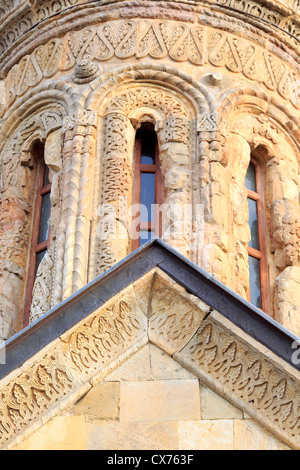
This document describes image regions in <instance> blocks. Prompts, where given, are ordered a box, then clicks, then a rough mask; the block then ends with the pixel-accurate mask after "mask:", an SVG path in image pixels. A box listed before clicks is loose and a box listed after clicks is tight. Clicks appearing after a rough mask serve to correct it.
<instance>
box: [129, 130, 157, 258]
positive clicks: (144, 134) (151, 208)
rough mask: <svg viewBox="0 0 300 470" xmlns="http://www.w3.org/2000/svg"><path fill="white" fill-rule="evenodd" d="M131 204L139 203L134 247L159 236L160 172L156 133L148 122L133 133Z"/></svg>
mask: <svg viewBox="0 0 300 470" xmlns="http://www.w3.org/2000/svg"><path fill="white" fill-rule="evenodd" d="M134 166H135V169H134V183H133V203H134V204H135V205H136V204H137V205H138V206H139V210H138V212H137V213H136V218H137V220H136V223H135V226H136V227H137V233H136V234H135V236H134V239H133V240H132V249H133V250H135V249H137V248H139V247H140V246H141V245H143V244H144V243H146V242H147V241H149V240H151V238H153V237H154V236H161V232H162V221H161V214H160V212H159V207H160V206H161V204H162V190H163V184H162V175H161V170H160V161H159V152H158V141H157V135H156V132H155V131H154V127H153V125H151V124H147V125H144V126H143V127H142V128H141V129H139V130H138V131H137V133H136V140H135V152H134Z"/></svg>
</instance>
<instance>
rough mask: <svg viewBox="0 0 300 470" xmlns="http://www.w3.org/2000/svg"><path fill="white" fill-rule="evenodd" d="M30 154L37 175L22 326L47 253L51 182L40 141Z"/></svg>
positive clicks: (27, 316)
mask: <svg viewBox="0 0 300 470" xmlns="http://www.w3.org/2000/svg"><path fill="white" fill-rule="evenodd" d="M32 154H33V157H34V161H35V165H36V166H37V177H36V192H35V201H34V209H33V223H32V236H31V245H30V254H29V256H30V258H29V269H28V276H27V284H26V293H25V307H24V319H23V326H27V325H28V323H29V316H30V307H31V302H32V293H33V287H34V282H35V278H36V274H37V270H38V267H39V265H40V263H41V261H42V259H43V258H44V256H45V254H46V253H47V250H48V248H49V241H50V225H49V222H50V210H51V202H50V194H51V183H50V180H49V168H48V167H47V165H46V164H45V160H44V145H43V144H42V143H41V142H38V143H36V144H35V145H34V146H33V149H32Z"/></svg>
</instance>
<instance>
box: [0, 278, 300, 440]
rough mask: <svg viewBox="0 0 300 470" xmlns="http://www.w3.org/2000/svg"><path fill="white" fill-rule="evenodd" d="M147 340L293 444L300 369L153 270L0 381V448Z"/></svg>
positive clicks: (299, 431) (299, 436) (297, 431)
mask: <svg viewBox="0 0 300 470" xmlns="http://www.w3.org/2000/svg"><path fill="white" fill-rule="evenodd" d="M148 341H151V342H153V343H154V344H155V345H157V346H158V347H160V348H161V349H163V350H164V351H165V352H166V353H167V354H169V355H170V356H172V357H173V358H174V359H175V360H176V361H178V362H179V363H180V364H182V365H183V366H184V367H186V368H187V369H188V370H190V371H192V372H193V373H194V374H195V375H196V376H198V377H199V378H200V379H201V381H202V382H203V383H204V384H206V385H207V386H209V387H211V388H213V389H214V390H215V391H217V392H218V393H220V394H221V395H222V396H224V397H225V398H227V399H229V400H230V401H231V402H233V403H234V404H235V405H236V406H238V407H239V408H240V409H242V410H243V411H245V412H247V413H248V414H249V415H250V416H251V417H253V418H254V419H255V420H257V421H258V422H259V423H260V424H261V425H262V426H263V427H264V428H265V429H266V430H269V431H271V432H272V433H274V434H275V435H276V436H277V437H279V438H280V439H282V440H283V441H284V442H285V443H287V444H288V445H289V446H291V447H293V448H295V449H299V448H300V398H299V385H300V375H299V373H298V372H297V371H296V370H295V369H293V368H292V367H290V366H287V364H285V363H284V362H283V361H282V360H281V359H280V358H278V357H276V356H275V355H274V354H272V353H271V352H270V351H268V350H267V349H266V348H265V347H262V346H261V345H260V344H258V343H256V342H255V341H254V340H253V339H252V338H251V337H249V336H248V335H246V334H245V333H243V332H241V330H239V329H238V328H236V327H235V326H234V325H233V324H232V323H230V322H229V321H228V320H226V319H225V318H224V317H222V315H220V314H218V313H217V312H211V309H210V308H209V307H208V306H207V305H206V304H204V303H203V302H202V301H201V300H200V299H198V298H197V297H194V296H193V295H192V294H189V293H188V292H186V290H185V289H183V288H182V287H181V286H179V285H178V284H176V283H175V282H174V281H173V280H172V279H170V278H169V277H168V276H167V275H165V274H164V273H163V272H162V271H160V270H159V269H154V270H153V271H151V272H149V273H148V274H147V275H146V276H144V277H143V278H141V279H140V280H138V281H136V282H135V283H133V284H132V285H131V286H129V287H128V288H126V289H125V290H124V291H122V292H120V293H119V294H118V295H116V296H115V297H114V298H112V299H111V300H110V301H108V302H107V303H106V304H104V305H103V306H102V307H101V308H100V309H99V310H97V311H95V312H94V313H92V314H91V315H90V316H89V317H88V318H87V319H85V320H83V321H82V322H80V323H79V324H78V325H77V326H76V327H74V328H72V330H71V331H69V332H66V333H65V334H64V335H62V337H60V338H58V339H57V341H55V342H54V343H52V344H51V345H50V346H48V348H47V350H45V351H44V350H42V351H40V353H39V354H38V355H37V356H36V357H35V361H34V362H32V361H31V360H30V361H28V363H26V364H24V365H23V366H22V368H21V369H19V370H17V371H15V372H14V373H13V374H11V375H10V376H8V377H6V378H5V379H3V380H2V382H1V383H0V390H1V400H0V442H1V448H2V449H5V448H11V447H13V445H14V443H15V442H16V441H17V442H20V441H21V440H22V436H27V435H29V434H30V431H31V430H32V431H33V430H36V429H37V428H38V427H40V426H42V425H43V424H45V422H47V420H49V419H51V418H52V417H53V416H54V415H55V414H56V413H58V412H60V411H61V410H63V409H64V407H66V406H69V405H70V402H72V400H78V398H79V397H80V396H81V395H83V394H84V393H85V392H86V387H87V385H89V384H90V383H93V381H94V382H97V381H99V380H101V379H102V378H104V377H105V376H106V375H107V374H108V373H109V372H111V371H112V370H114V369H115V368H117V367H118V366H119V365H120V364H121V363H122V362H124V361H125V360H126V359H127V358H129V357H130V356H131V355H132V354H134V353H135V352H136V351H137V350H138V349H139V348H141V347H142V346H143V345H145V344H146V343H147V342H148Z"/></svg>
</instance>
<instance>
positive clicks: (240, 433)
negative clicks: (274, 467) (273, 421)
mask: <svg viewBox="0 0 300 470" xmlns="http://www.w3.org/2000/svg"><path fill="white" fill-rule="evenodd" d="M234 450H289V448H288V447H287V446H286V445H285V444H283V443H282V442H281V441H279V440H278V439H276V438H275V437H273V436H272V435H271V434H269V433H267V432H265V431H264V430H263V429H262V428H261V427H259V426H258V425H257V424H256V423H254V422H253V421H252V420H243V421H240V420H235V421H234Z"/></svg>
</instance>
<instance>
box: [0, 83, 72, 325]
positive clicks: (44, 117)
mask: <svg viewBox="0 0 300 470" xmlns="http://www.w3.org/2000/svg"><path fill="white" fill-rule="evenodd" d="M68 108H69V105H68V103H67V101H65V99H64V94H63V92H60V91H59V90H48V89H46V90H45V89H43V87H39V90H37V93H36V94H35V95H34V96H32V94H30V96H26V97H24V98H23V99H22V100H19V102H18V103H16V104H15V106H13V107H12V109H11V111H10V113H9V115H8V117H7V119H6V120H5V122H4V123H3V126H2V128H1V137H3V139H2V146H1V154H0V155H1V157H0V165H1V185H0V200H1V201H2V202H3V203H4V205H5V201H6V203H7V204H8V207H10V204H11V203H12V201H16V203H17V205H18V206H19V205H20V207H22V210H23V211H25V212H26V213H28V212H30V211H31V209H32V207H33V199H32V198H31V199H32V200H31V199H30V194H29V193H28V191H27V190H26V186H27V183H28V182H27V183H26V184H25V183H24V182H23V183H22V181H23V179H24V178H25V173H24V172H27V173H28V172H30V170H28V169H26V167H32V165H33V160H32V154H31V150H32V145H33V143H34V142H35V141H37V140H40V141H41V142H43V143H46V142H47V141H48V138H49V136H52V135H53V134H54V133H56V132H60V130H62V128H63V121H64V119H65V116H66V114H67V113H68ZM46 163H47V165H48V166H49V167H50V168H51V169H52V171H53V187H54V186H55V187H56V189H57V191H56V192H55V193H56V196H55V195H52V204H53V205H56V206H57V208H56V213H58V211H59V191H60V178H61V174H62V162H61V164H59V165H58V162H57V161H55V162H54V161H53V157H52V154H51V152H48V154H47V162H46ZM22 168H23V169H22ZM28 177H29V173H28ZM27 193H28V194H27ZM55 198H56V199H57V200H56V199H55ZM10 201H11V202H10ZM56 215H58V214H56ZM51 217H52V222H53V221H54V219H55V218H56V216H55V217H53V214H52V216H51ZM30 220H31V219H30V217H29V218H28V216H26V217H25V220H24V223H23V225H22V239H23V240H24V244H22V247H23V248H22V249H21V250H20V248H18V255H20V256H19V258H18V259H19V263H21V264H22V268H23V267H25V270H24V272H25V274H24V276H22V279H21V278H20V279H21V280H19V281H18V286H19V287H18V288H19V291H18V292H15V293H14V295H15V297H14V299H11V301H12V302H16V311H18V312H19V313H18V319H12V320H11V321H12V324H16V323H17V324H19V325H20V323H21V316H22V305H23V304H22V299H23V297H24V292H25V285H26V266H27V262H28V260H27V257H28V253H27V252H28V247H29V244H30V230H31V225H30V223H29V221H30ZM55 235H56V234H55V233H54V230H52V239H55ZM16 236H17V235H16ZM13 243H14V236H13V235H12V234H11V239H10V240H9V247H8V250H14V249H15V248H14V246H13ZM15 243H16V242H15ZM50 252H51V253H50ZM46 257H47V258H49V259H47V260H46V261H45V263H42V264H41V266H40V268H39V271H38V273H37V279H38V278H41V277H43V276H44V275H45V276H46V277H47V279H48V282H49V283H50V284H51V285H52V282H53V278H54V277H55V267H54V259H55V242H53V244H52V246H51V248H50V250H49V255H48V256H47V255H46ZM44 265H45V266H47V267H49V266H50V267H51V269H52V268H53V269H52V272H47V273H44V272H43V266H44ZM45 266H44V267H45ZM20 267H21V266H20ZM51 285H49V286H48V287H47V288H48V293H49V294H50V293H51ZM34 290H36V286H35V288H34ZM7 291H8V292H9V290H7ZM38 296H39V294H37V297H38ZM15 299H16V300H15ZM17 299H18V300H17ZM17 302H19V303H18V305H17ZM50 306H51V299H50V298H49V302H48V303H47V305H46V304H45V308H46V310H48V309H49V308H50ZM14 328H15V326H14ZM18 328H20V326H18Z"/></svg>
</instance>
